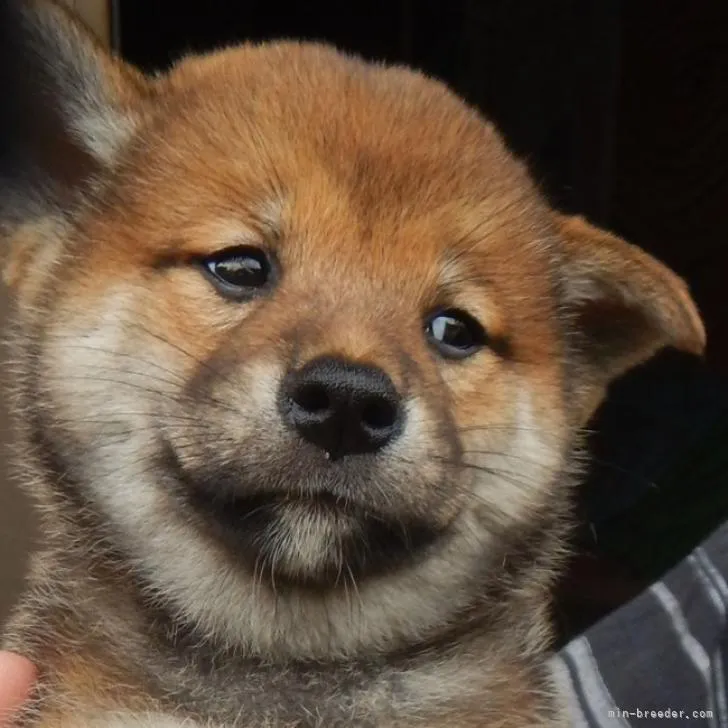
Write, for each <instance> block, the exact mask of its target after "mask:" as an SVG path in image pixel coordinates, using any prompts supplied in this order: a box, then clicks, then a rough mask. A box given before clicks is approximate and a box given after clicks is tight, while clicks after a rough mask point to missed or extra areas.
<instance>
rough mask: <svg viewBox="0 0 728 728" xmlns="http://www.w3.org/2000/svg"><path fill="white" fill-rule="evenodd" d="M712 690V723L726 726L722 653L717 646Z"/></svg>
mask: <svg viewBox="0 0 728 728" xmlns="http://www.w3.org/2000/svg"><path fill="white" fill-rule="evenodd" d="M713 692H714V696H715V697H714V701H713V702H714V704H715V708H716V710H715V720H714V725H716V726H720V728H728V704H727V703H728V701H727V700H726V682H725V673H724V671H723V655H722V651H721V648H720V647H718V649H717V650H716V653H715V655H714V656H713Z"/></svg>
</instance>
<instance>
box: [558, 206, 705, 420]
mask: <svg viewBox="0 0 728 728" xmlns="http://www.w3.org/2000/svg"><path fill="white" fill-rule="evenodd" d="M556 223H557V226H558V230H559V232H560V235H561V239H562V241H563V246H564V247H563V249H564V254H565V261H564V282H565V289H566V302H565V305H566V309H567V313H568V315H569V317H570V318H571V321H572V325H571V328H572V329H573V330H574V331H575V333H574V343H573V348H574V350H575V356H576V358H577V364H578V366H579V368H580V373H581V377H580V385H579V386H580V388H581V393H582V394H583V395H584V397H583V399H584V404H583V409H584V412H583V417H582V420H586V419H587V418H588V417H589V416H590V415H591V414H592V412H593V410H594V409H596V407H597V406H598V404H599V402H600V401H601V399H602V398H603V396H604V393H605V390H606V387H607V385H608V384H609V383H610V382H611V381H612V380H613V379H615V378H616V377H618V376H620V375H621V374H623V373H624V372H626V371H627V370H628V369H630V368H631V367H634V366H636V365H637V364H640V363H642V362H644V361H646V360H647V359H649V358H650V357H651V356H652V355H653V354H655V353H656V352H657V351H658V350H660V349H662V348H664V347H668V346H670V347H674V348H677V349H681V350H683V351H686V352H690V353H693V354H698V355H700V354H702V353H703V350H704V348H705V330H704V328H703V323H702V321H701V318H700V315H699V313H698V310H697V307H696V305H695V303H694V302H693V300H692V298H691V296H690V292H689V290H688V287H687V285H686V284H685V282H684V281H683V280H682V279H681V278H679V277H678V276H677V275H675V273H673V272H672V271H671V270H669V269H668V268H667V267H666V266H664V265H663V264H662V263H660V262H659V261H657V260H655V259H654V258H652V257H651V256H650V255H648V254H647V253H645V252H644V251H642V250H641V249H640V248H638V247H636V246H634V245H630V244H629V243H627V242H625V241H624V240H622V239H621V238H619V237H617V236H616V235H612V234H611V233H608V232H606V231H604V230H600V229H598V228H596V227H594V226H593V225H591V224H589V223H588V222H587V221H586V220H584V219H583V218H581V217H571V216H565V215H558V214H557V215H556Z"/></svg>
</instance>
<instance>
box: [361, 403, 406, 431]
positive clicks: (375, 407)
mask: <svg viewBox="0 0 728 728" xmlns="http://www.w3.org/2000/svg"><path fill="white" fill-rule="evenodd" d="M360 417H361V421H362V423H363V424H364V425H365V426H366V427H368V428H370V429H372V430H387V429H389V428H391V427H393V426H394V424H395V423H396V421H397V407H396V405H395V404H394V403H392V402H390V401H388V400H386V399H382V398H381V397H377V398H376V399H370V400H369V401H368V402H366V404H365V405H364V407H363V408H362V410H361V414H360Z"/></svg>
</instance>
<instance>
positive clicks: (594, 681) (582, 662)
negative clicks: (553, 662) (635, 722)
mask: <svg viewBox="0 0 728 728" xmlns="http://www.w3.org/2000/svg"><path fill="white" fill-rule="evenodd" d="M564 652H565V653H566V654H568V655H569V656H570V657H571V658H572V664H573V666H574V669H575V671H576V677H577V678H578V679H579V681H580V683H581V687H582V689H583V694H584V698H585V700H586V703H587V706H588V708H589V712H590V713H591V714H592V715H593V716H594V718H595V720H596V725H599V726H602V727H603V728H609V727H611V728H614V726H623V728H629V723H627V722H626V721H625V720H624V719H623V718H621V717H619V718H617V717H613V718H612V717H610V716H609V711H610V710H616V709H617V708H624V706H622V705H617V704H616V703H615V702H614V699H613V698H612V695H611V693H610V692H609V688H607V686H606V684H605V683H604V680H603V679H602V675H601V673H600V672H599V666H598V665H597V662H596V660H595V659H594V654H593V653H592V650H591V645H590V644H589V641H588V640H587V638H586V637H585V636H583V635H582V636H581V637H577V638H576V639H575V640H573V641H572V642H571V643H569V644H568V645H567V647H566V649H565V650H564Z"/></svg>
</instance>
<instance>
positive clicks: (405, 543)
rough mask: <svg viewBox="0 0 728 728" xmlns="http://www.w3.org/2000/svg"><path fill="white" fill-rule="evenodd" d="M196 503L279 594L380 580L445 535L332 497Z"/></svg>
mask: <svg viewBox="0 0 728 728" xmlns="http://www.w3.org/2000/svg"><path fill="white" fill-rule="evenodd" d="M190 503H191V504H192V505H193V507H194V508H195V509H196V510H197V511H198V512H199V513H201V514H202V515H203V517H204V519H205V521H206V522H207V523H208V524H209V525H210V527H211V528H212V530H213V532H214V533H215V535H216V537H217V538H218V539H219V540H221V541H222V542H223V543H224V544H225V546H226V548H227V549H228V550H229V551H230V552H231V553H232V554H233V555H235V556H237V557H239V558H241V559H242V560H243V561H244V562H245V564H246V565H247V567H248V568H251V569H252V571H253V573H254V576H255V578H257V579H263V580H268V581H270V582H272V583H273V585H274V586H276V587H277V588H283V587H285V586H290V587H302V588H313V589H332V588H337V587H339V586H342V587H343V586H345V585H346V584H347V583H351V581H352V580H360V579H362V578H366V577H370V576H374V575H381V574H382V573H384V572H387V571H392V570H396V569H398V568H401V567H402V566H404V565H406V564H407V563H408V562H412V561H413V560H416V559H418V558H420V557H421V556H422V554H423V553H424V552H425V551H426V550H427V548H428V547H429V546H431V544H432V543H433V542H434V541H435V540H437V538H438V536H440V535H441V534H440V533H438V531H437V529H435V528H434V527H433V526H431V525H430V524H426V523H423V522H421V521H418V522H414V521H411V522H403V521H402V520H400V519H396V520H395V519H390V518H388V517H386V516H385V515H383V514H378V513H373V512H371V511H368V510H365V509H362V508H361V507H358V506H355V505H352V504H350V503H347V502H346V501H344V500H343V499H341V498H339V497H337V496H334V495H329V494H327V493H318V494H316V495H315V496H311V495H307V496H295V497H294V496H292V495H280V494H265V493H263V494H256V495H254V496H247V497H227V498H221V497H216V496H214V495H210V494H209V493H208V492H206V491H205V490H194V491H193V493H192V495H191V498H190Z"/></svg>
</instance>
